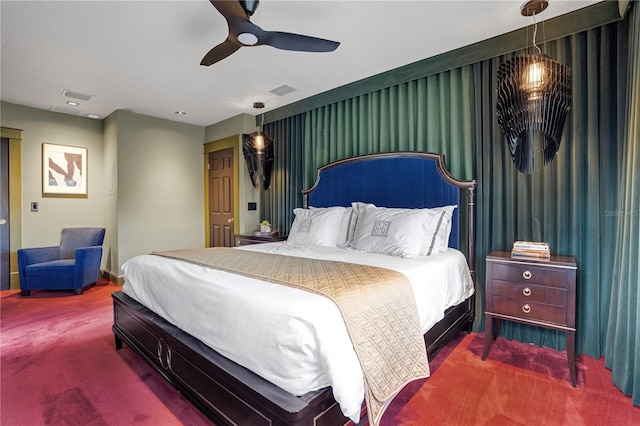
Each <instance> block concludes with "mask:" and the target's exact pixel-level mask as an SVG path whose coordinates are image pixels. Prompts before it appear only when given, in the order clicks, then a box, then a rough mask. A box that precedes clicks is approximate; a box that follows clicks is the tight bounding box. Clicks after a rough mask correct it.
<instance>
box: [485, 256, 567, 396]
mask: <svg viewBox="0 0 640 426" xmlns="http://www.w3.org/2000/svg"><path fill="white" fill-rule="evenodd" d="M486 263H487V277H486V287H485V295H486V310H485V334H484V349H483V351H482V359H483V360H484V359H486V357H487V354H488V353H489V349H490V347H491V342H492V340H494V339H495V338H496V335H497V334H498V330H499V329H500V321H501V320H508V321H515V322H519V323H524V324H529V325H534V326H538V327H546V328H551V329H555V330H560V331H564V332H565V333H566V337H567V358H568V362H569V372H570V374H571V384H572V385H573V386H574V387H575V386H576V358H575V337H576V325H575V313H576V269H577V266H576V259H575V258H574V257H571V256H551V259H550V260H537V259H522V258H512V257H511V253H509V252H502V251H496V252H493V253H491V254H489V255H488V256H487V258H486Z"/></svg>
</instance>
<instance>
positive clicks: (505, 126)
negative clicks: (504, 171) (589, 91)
mask: <svg viewBox="0 0 640 426" xmlns="http://www.w3.org/2000/svg"><path fill="white" fill-rule="evenodd" d="M548 5H549V2H548V1H544V0H530V1H528V2H526V3H525V4H524V5H523V6H522V9H521V11H520V13H521V14H522V16H533V19H534V24H535V25H534V30H533V46H534V47H535V48H536V49H537V51H538V53H536V54H533V55H524V56H516V57H514V58H513V59H511V60H509V61H507V62H505V63H503V64H502V65H500V68H498V87H497V92H498V93H497V98H498V101H497V108H496V115H497V118H498V124H499V125H500V128H502V132H503V133H504V136H505V139H506V141H507V145H508V146H509V152H510V153H511V158H512V159H513V163H514V164H515V166H516V169H517V170H518V171H519V172H522V173H526V174H530V173H533V172H535V171H538V170H540V169H541V168H542V167H543V166H544V165H545V164H547V163H549V162H551V161H552V160H553V159H554V158H555V156H556V154H557V153H558V150H559V149H560V141H561V139H562V131H563V129H564V123H565V120H566V118H567V113H568V112H569V110H570V109H571V69H570V68H569V67H567V66H565V65H562V64H561V63H559V62H556V61H554V60H553V59H551V58H550V57H549V56H547V55H546V54H544V53H542V51H541V50H540V48H539V47H538V46H537V45H536V32H537V29H538V25H537V23H535V17H536V15H537V14H539V13H540V12H543V11H544V10H545V9H546V8H547V6H548Z"/></svg>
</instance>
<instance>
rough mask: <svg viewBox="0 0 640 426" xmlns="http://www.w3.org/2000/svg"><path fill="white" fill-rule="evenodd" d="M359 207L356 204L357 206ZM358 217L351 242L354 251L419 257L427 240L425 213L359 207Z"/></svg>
mask: <svg viewBox="0 0 640 426" xmlns="http://www.w3.org/2000/svg"><path fill="white" fill-rule="evenodd" d="M354 209H356V206H354ZM357 211H358V220H357V223H356V229H355V233H354V237H353V242H352V244H351V246H352V248H353V249H354V250H359V251H366V252H370V253H380V254H386V255H390V256H398V257H416V256H418V255H419V254H420V248H421V247H422V243H423V240H424V226H423V225H422V224H423V222H425V220H426V219H427V218H426V214H427V213H426V212H425V211H423V210H421V209H390V208H384V207H375V206H373V205H362V204H361V205H359V206H357Z"/></svg>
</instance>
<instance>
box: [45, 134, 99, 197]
mask: <svg viewBox="0 0 640 426" xmlns="http://www.w3.org/2000/svg"><path fill="white" fill-rule="evenodd" d="M87 172H88V170H87V148H82V147H77V146H66V145H56V144H52V143H47V142H44V143H43V144H42V196H43V197H62V198H65V197H66V198H87Z"/></svg>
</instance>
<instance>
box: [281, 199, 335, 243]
mask: <svg viewBox="0 0 640 426" xmlns="http://www.w3.org/2000/svg"><path fill="white" fill-rule="evenodd" d="M343 209H345V207H343ZM293 213H294V214H295V219H294V220H293V224H292V225H291V230H290V231H289V236H288V237H287V244H298V245H313V246H328V247H335V246H337V245H338V241H339V240H340V225H341V223H342V219H343V217H344V215H345V212H344V210H340V209H301V208H297V209H294V210H293ZM342 241H344V237H343V238H342Z"/></svg>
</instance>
